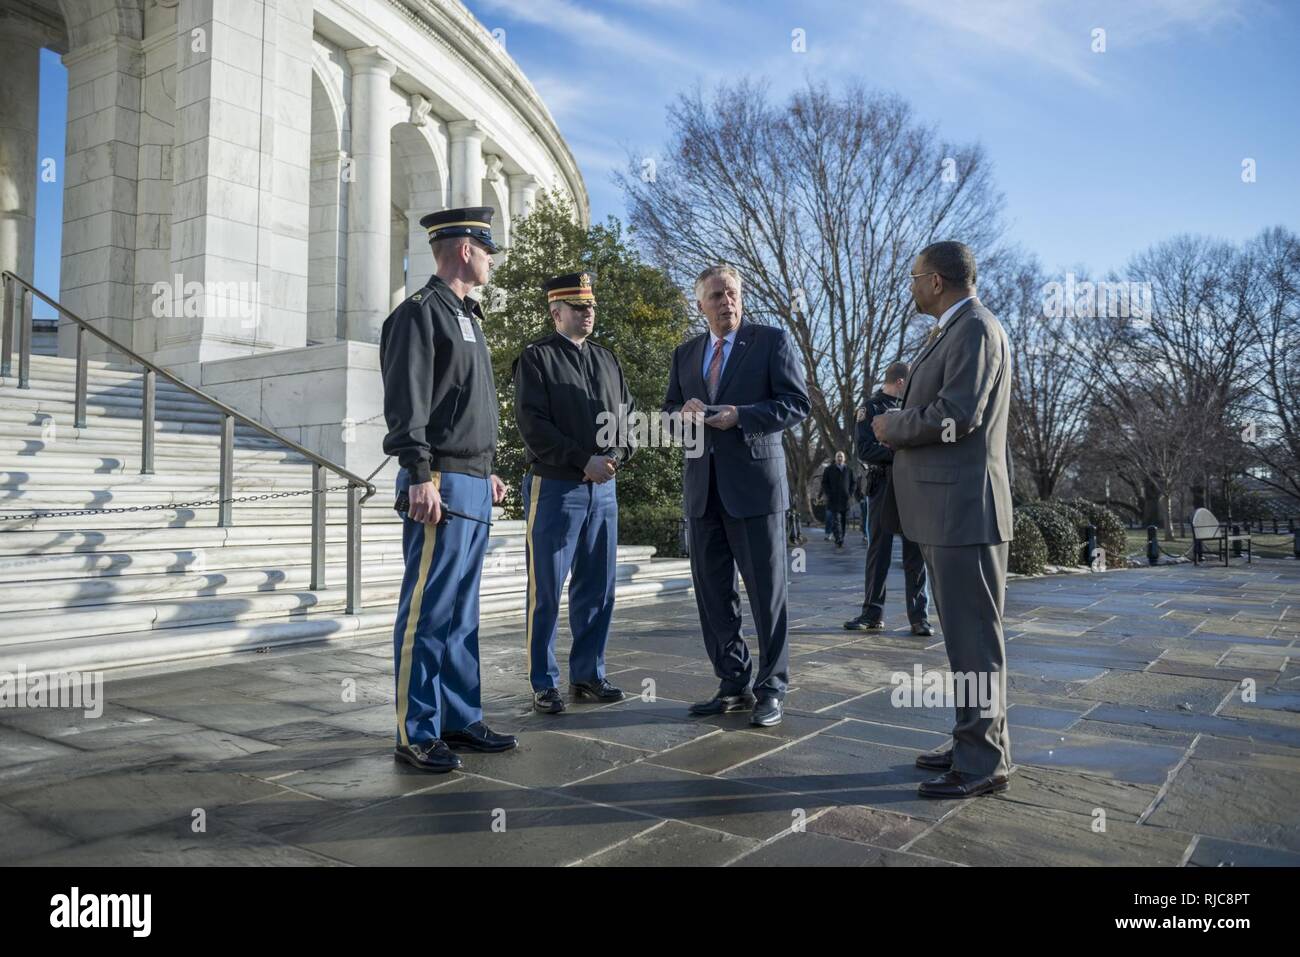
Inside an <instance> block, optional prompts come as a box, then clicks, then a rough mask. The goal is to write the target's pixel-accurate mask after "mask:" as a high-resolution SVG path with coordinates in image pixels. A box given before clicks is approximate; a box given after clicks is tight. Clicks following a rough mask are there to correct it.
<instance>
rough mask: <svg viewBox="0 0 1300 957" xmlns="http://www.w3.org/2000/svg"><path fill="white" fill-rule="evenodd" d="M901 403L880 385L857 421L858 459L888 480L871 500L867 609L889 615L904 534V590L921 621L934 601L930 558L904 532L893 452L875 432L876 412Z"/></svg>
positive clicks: (911, 612)
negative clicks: (888, 585)
mask: <svg viewBox="0 0 1300 957" xmlns="http://www.w3.org/2000/svg"><path fill="white" fill-rule="evenodd" d="M901 404H902V400H901V399H897V398H895V397H894V396H892V395H889V394H888V393H887V392H884V391H880V390H878V391H877V392H876V393H875V394H874V395H873V396H872V397H871V399H870V401H868V402H867V415H866V418H864V419H863V420H862V421H861V422H859V423H858V426H857V430H856V436H855V437H856V439H857V453H858V458H859V459H860V460H861V461H862V463H863V464H864V465H874V466H877V467H879V468H883V469H884V479H883V481H881V482H880V483H879V487H878V488H877V489H876V494H875V495H872V496H871V497H870V498H869V499H868V505H867V527H868V530H869V535H868V539H869V540H868V542H867V565H866V572H865V581H864V592H863V598H862V614H864V615H866V616H867V617H868V618H870V619H873V620H882V619H883V618H884V617H885V582H886V580H887V579H888V577H889V565H890V562H892V561H893V557H894V536H895V535H899V536H901V537H902V539H903V592H904V596H905V598H906V601H907V620H908V621H909V622H910V623H911V624H913V625H916V624H919V623H920V622H923V621H925V620H926V609H927V608H928V607H929V604H930V596H929V595H928V594H927V592H926V577H925V559H924V558H923V557H922V556H921V549H920V548H919V547H917V544H916V543H915V542H913V541H910V540H909V539H908V538H907V536H906V535H903V534H902V528H901V526H900V525H899V521H898V504H897V503H896V502H895V500H894V489H893V487H892V484H891V479H892V476H893V464H894V453H893V452H892V451H890V450H889V448H887V447H886V446H884V445H881V444H880V442H879V441H878V440H877V439H876V435H875V433H874V432H872V431H871V418H872V416H876V415H884V413H885V412H886V411H887V410H889V409H896V408H898V407H899V406H900V405H901Z"/></svg>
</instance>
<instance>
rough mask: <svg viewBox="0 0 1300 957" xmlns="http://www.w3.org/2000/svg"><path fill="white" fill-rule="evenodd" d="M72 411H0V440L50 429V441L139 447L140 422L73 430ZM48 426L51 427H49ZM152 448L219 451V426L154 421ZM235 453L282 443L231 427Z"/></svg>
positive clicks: (101, 420)
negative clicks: (112, 443) (191, 448)
mask: <svg viewBox="0 0 1300 957" xmlns="http://www.w3.org/2000/svg"><path fill="white" fill-rule="evenodd" d="M72 421H73V408H72V403H71V402H69V403H68V408H67V410H66V412H58V413H54V412H36V411H32V410H29V409H17V408H11V407H8V406H3V407H0V436H5V437H9V438H16V439H33V438H36V439H40V438H41V437H42V434H43V432H44V430H46V429H48V428H52V429H53V433H54V435H53V438H54V439H57V440H61V441H66V440H81V439H89V440H91V441H100V442H114V443H119V442H130V443H134V444H136V445H139V443H140V431H141V429H140V418H139V416H137V417H135V418H134V419H128V418H121V417H117V416H108V415H89V414H88V415H87V416H86V427H85V428H84V429H78V428H75V427H74V426H73V424H72ZM51 423H52V426H51ZM153 431H154V444H155V446H156V447H161V446H162V444H163V443H164V442H165V443H167V444H169V445H174V446H177V447H186V448H188V447H191V446H202V447H205V448H206V447H208V446H211V447H212V448H214V449H215V448H220V446H221V426H220V424H219V423H218V422H217V421H216V420H215V419H214V420H213V421H211V422H172V421H169V420H167V419H155V420H154V424H153ZM235 448H236V449H276V450H283V449H284V448H285V446H284V443H283V442H277V441H276V440H275V439H272V438H269V437H267V436H264V435H262V434H261V433H258V432H255V431H253V429H251V428H249V427H248V426H245V425H240V424H239V423H236V424H235Z"/></svg>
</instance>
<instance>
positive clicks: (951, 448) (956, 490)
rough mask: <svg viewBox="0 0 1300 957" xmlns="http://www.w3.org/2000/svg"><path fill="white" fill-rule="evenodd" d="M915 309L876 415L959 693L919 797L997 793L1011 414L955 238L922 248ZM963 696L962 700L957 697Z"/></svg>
mask: <svg viewBox="0 0 1300 957" xmlns="http://www.w3.org/2000/svg"><path fill="white" fill-rule="evenodd" d="M911 281H912V296H913V298H914V299H915V300H916V307H917V309H918V310H919V311H920V312H922V313H925V314H927V315H931V316H938V317H939V322H938V324H937V325H936V326H935V327H934V328H932V329H931V330H930V333H929V335H928V336H927V338H926V343H925V345H924V346H923V347H922V349H921V353H920V355H919V356H917V358H916V361H915V362H914V363H913V364H912V374H911V375H910V376H909V377H908V381H907V391H906V392H905V393H904V395H903V407H902V409H901V410H900V411H896V412H892V411H891V412H887V413H885V414H883V415H877V416H876V417H875V418H874V419H872V422H871V427H872V430H873V431H874V432H875V434H876V438H878V439H879V440H880V441H881V442H884V443H885V444H886V445H888V446H890V447H891V448H893V449H894V450H895V454H894V467H893V475H892V476H891V478H892V487H893V491H894V496H895V499H896V500H897V503H898V517H899V519H900V521H901V522H902V526H903V534H904V535H906V536H907V537H908V538H909V539H911V540H912V541H914V542H916V543H917V544H919V545H920V546H921V553H922V555H924V556H925V563H926V565H927V566H928V568H929V570H930V580H931V582H933V583H934V600H935V605H936V606H937V608H938V612H939V623H940V626H941V627H942V628H943V640H944V645H945V646H946V647H947V649H948V662H949V665H950V666H951V667H952V671H953V675H954V681H955V684H957V683H958V682H957V679H961V681H962V682H964V683H965V688H966V689H967V690H968V691H969V689H970V683H974V684H975V686H976V688H977V689H978V694H976V695H975V697H976V698H979V699H987V700H977V701H971V700H970V697H971V695H970V694H965V695H963V696H962V697H959V698H958V699H957V723H956V724H955V725H954V726H953V729H952V737H953V745H952V748H951V749H950V750H948V751H943V752H941V753H938V754H934V753H928V754H922V755H921V756H920V757H918V758H917V762H916V763H917V765H918V766H919V767H922V768H931V769H934V770H937V771H943V772H945V773H944V774H942V775H940V776H939V777H937V778H934V779H933V780H931V781H926V782H925V783H924V784H922V785H921V787H920V794H921V796H922V797H936V798H964V797H974V796H976V795H979V794H991V793H994V792H997V791H1005V790H1006V788H1007V775H1008V774H1009V772H1010V770H1011V739H1010V737H1009V736H1008V734H1007V667H1006V665H1007V661H1006V643H1005V641H1004V639H1003V634H1002V608H1003V601H1004V598H1005V593H1006V578H1007V551H1008V543H1009V542H1010V541H1011V524H1012V517H1011V483H1010V476H1009V471H1008V468H1009V467H1008V463H1007V412H1008V408H1009V406H1010V402H1011V355H1010V351H1009V350H1008V347H1007V336H1006V332H1005V331H1003V329H1002V326H1001V324H1000V323H999V322H998V321H997V319H996V318H994V316H993V313H991V312H989V311H988V310H987V309H985V308H984V306H983V305H981V304H980V301H979V299H977V298H976V297H975V257H974V255H973V254H972V253H971V251H970V248H969V247H967V246H966V245H965V244H963V243H957V242H939V243H933V244H931V245H929V246H927V247H926V248H925V249H923V250H922V251H921V254H920V255H919V256H918V257H917V258H916V262H915V263H914V264H913V267H912V274H911ZM963 697H964V698H965V699H966V700H964V701H963Z"/></svg>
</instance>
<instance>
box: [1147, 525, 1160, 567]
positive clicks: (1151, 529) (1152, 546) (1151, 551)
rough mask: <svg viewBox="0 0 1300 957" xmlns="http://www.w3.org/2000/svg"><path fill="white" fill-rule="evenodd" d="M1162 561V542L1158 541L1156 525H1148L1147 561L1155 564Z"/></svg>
mask: <svg viewBox="0 0 1300 957" xmlns="http://www.w3.org/2000/svg"><path fill="white" fill-rule="evenodd" d="M1159 561H1160V543H1159V542H1158V541H1156V527H1155V526H1154V525H1148V526H1147V563H1148V564H1151V565H1155V564H1157V563H1158V562H1159Z"/></svg>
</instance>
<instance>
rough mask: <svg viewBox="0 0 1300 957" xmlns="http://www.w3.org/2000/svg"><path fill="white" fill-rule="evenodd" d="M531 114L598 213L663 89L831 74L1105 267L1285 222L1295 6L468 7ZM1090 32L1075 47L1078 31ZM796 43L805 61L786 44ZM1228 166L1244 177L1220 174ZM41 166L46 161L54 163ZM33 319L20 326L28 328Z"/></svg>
mask: <svg viewBox="0 0 1300 957" xmlns="http://www.w3.org/2000/svg"><path fill="white" fill-rule="evenodd" d="M468 6H469V8H470V9H471V10H472V11H473V12H474V14H475V15H476V16H477V17H478V18H479V20H480V21H482V23H483V24H484V25H485V26H486V27H488V28H489V29H496V28H500V29H503V30H504V31H505V42H506V48H507V50H508V51H509V52H510V54H511V55H512V56H513V57H514V58H515V60H516V61H517V62H518V63H519V64H520V66H521V67H522V68H523V70H524V72H525V73H526V74H527V76H528V77H529V79H530V80H531V81H532V83H533V84H534V86H535V87H536V88H537V89H538V91H539V92H540V93H541V94H542V96H543V98H544V99H545V100H546V102H547V104H548V106H549V107H550V109H551V112H552V113H553V115H554V116H555V119H556V121H557V122H558V123H559V125H560V129H561V131H562V132H563V133H564V135H565V137H566V138H567V139H568V141H569V143H570V145H571V147H572V149H573V151H574V154H575V155H576V156H577V159H578V162H579V165H580V166H581V168H582V172H583V175H584V177H585V178H586V182H587V188H588V191H589V192H590V195H591V203H592V213H593V216H594V217H595V218H596V219H598V220H603V219H604V218H605V217H606V216H608V215H611V214H612V215H616V216H620V217H621V216H622V215H623V214H624V203H623V198H622V195H621V193H620V192H619V190H618V189H617V187H616V186H615V185H614V184H613V182H612V180H611V172H612V170H613V169H615V168H621V167H623V166H624V165H625V164H626V158H627V156H628V154H629V152H637V153H640V154H644V155H650V156H657V155H659V154H660V152H661V150H662V147H663V145H664V143H665V140H666V127H665V112H666V107H667V106H668V104H669V103H671V102H672V101H673V99H674V98H675V97H676V95H677V94H678V92H680V91H681V90H684V89H686V88H688V87H690V86H691V85H692V84H694V83H695V82H697V81H698V82H702V83H703V84H705V86H706V87H708V86H712V85H715V84H717V83H719V82H722V81H727V80H734V79H736V78H738V77H740V76H750V77H761V78H765V79H766V80H768V81H769V83H770V85H771V88H772V91H773V94H774V95H777V96H779V95H781V94H783V93H784V92H786V91H788V90H790V89H792V88H794V87H796V86H799V85H802V84H803V83H804V82H805V80H806V79H812V80H814V81H817V82H823V81H824V82H827V83H829V84H831V85H832V86H834V85H836V84H838V83H842V82H844V81H846V80H849V79H859V80H862V81H864V82H866V83H867V84H869V85H871V86H874V87H878V88H881V89H885V90H890V91H893V92H896V93H898V94H900V95H902V96H903V97H904V98H905V99H907V100H908V101H909V102H910V103H911V104H912V105H913V107H914V108H915V110H916V112H917V116H918V118H919V119H921V120H922V121H923V122H926V123H928V124H933V125H935V126H936V127H937V128H938V130H939V133H940V135H941V136H943V137H944V138H946V139H949V140H951V141H955V142H959V143H965V142H971V141H978V142H980V143H982V144H983V145H984V147H985V148H986V150H987V151H988V154H989V157H990V159H991V160H992V161H993V164H994V167H995V172H996V178H997V182H998V185H999V188H1000V189H1001V190H1002V191H1003V193H1004V194H1005V196H1006V218H1007V221H1008V226H1009V229H1008V237H1009V238H1010V239H1011V240H1012V241H1014V242H1017V243H1019V244H1020V245H1022V246H1024V247H1025V248H1026V249H1028V250H1030V251H1032V252H1034V253H1036V254H1037V255H1038V257H1039V258H1040V260H1041V261H1042V262H1043V264H1044V265H1045V266H1046V267H1047V268H1048V269H1049V270H1054V271H1058V272H1064V271H1065V270H1068V269H1076V268H1078V267H1082V268H1087V269H1088V270H1089V271H1091V272H1093V273H1105V272H1107V271H1108V270H1110V269H1116V270H1119V269H1121V268H1122V267H1123V265H1124V264H1125V262H1126V261H1127V260H1128V258H1129V257H1130V256H1131V255H1132V254H1134V253H1135V252H1138V251H1140V250H1142V249H1144V248H1146V247H1147V246H1148V245H1150V244H1152V243H1154V242H1157V241H1159V240H1161V239H1164V238H1165V237H1168V236H1171V235H1173V234H1175V233H1179V232H1199V233H1206V234H1209V235H1213V236H1219V237H1223V238H1225V239H1230V240H1242V239H1246V238H1248V237H1250V236H1252V235H1254V234H1255V233H1257V232H1258V231H1259V230H1260V229H1262V228H1263V227H1265V226H1269V225H1274V224H1277V223H1282V224H1284V225H1288V226H1290V227H1292V228H1300V121H1298V120H1297V106H1296V103H1297V101H1298V100H1300V96H1298V94H1300V62H1298V60H1300V58H1298V57H1297V53H1296V51H1297V50H1300V2H1297V0H1095V2H1088V3H1075V2H1068V3H1067V2H1061V0H1057V2H1050V0H963V2H957V0H858V2H852V0H836V2H832V0H803V2H799V3H779V2H775V0H751V2H744V0H468ZM1096 28H1101V29H1104V30H1105V31H1106V51H1105V52H1104V53H1094V52H1093V51H1092V49H1091V47H1092V44H1093V30H1094V29H1096ZM795 29H801V30H803V31H804V35H805V37H806V44H807V50H806V52H804V53H794V52H792V51H791V33H792V31H793V30H795ZM66 102H67V90H66V76H65V74H64V71H63V68H62V66H61V65H60V64H59V62H58V58H57V57H56V56H55V55H54V54H51V53H49V52H48V51H46V52H45V53H44V54H43V56H42V60H41V130H40V147H39V148H40V155H41V156H42V157H46V156H55V157H58V156H61V155H62V153H63V136H64V111H65V109H66ZM1245 158H1251V159H1253V160H1255V163H1256V171H1257V180H1256V182H1254V183H1250V184H1246V183H1243V182H1242V180H1241V164H1242V160H1243V159H1245ZM60 166H61V164H60ZM61 189H62V183H61V182H58V183H54V184H40V186H39V194H38V195H39V198H38V207H37V262H38V266H37V274H36V280H37V284H38V285H39V286H41V288H45V289H57V288H58V255H59V253H58V248H59V246H58V236H59V223H60V221H61V218H62V217H61V211H60V209H61V207H60V203H61V195H60V193H61ZM38 314H40V313H38Z"/></svg>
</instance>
